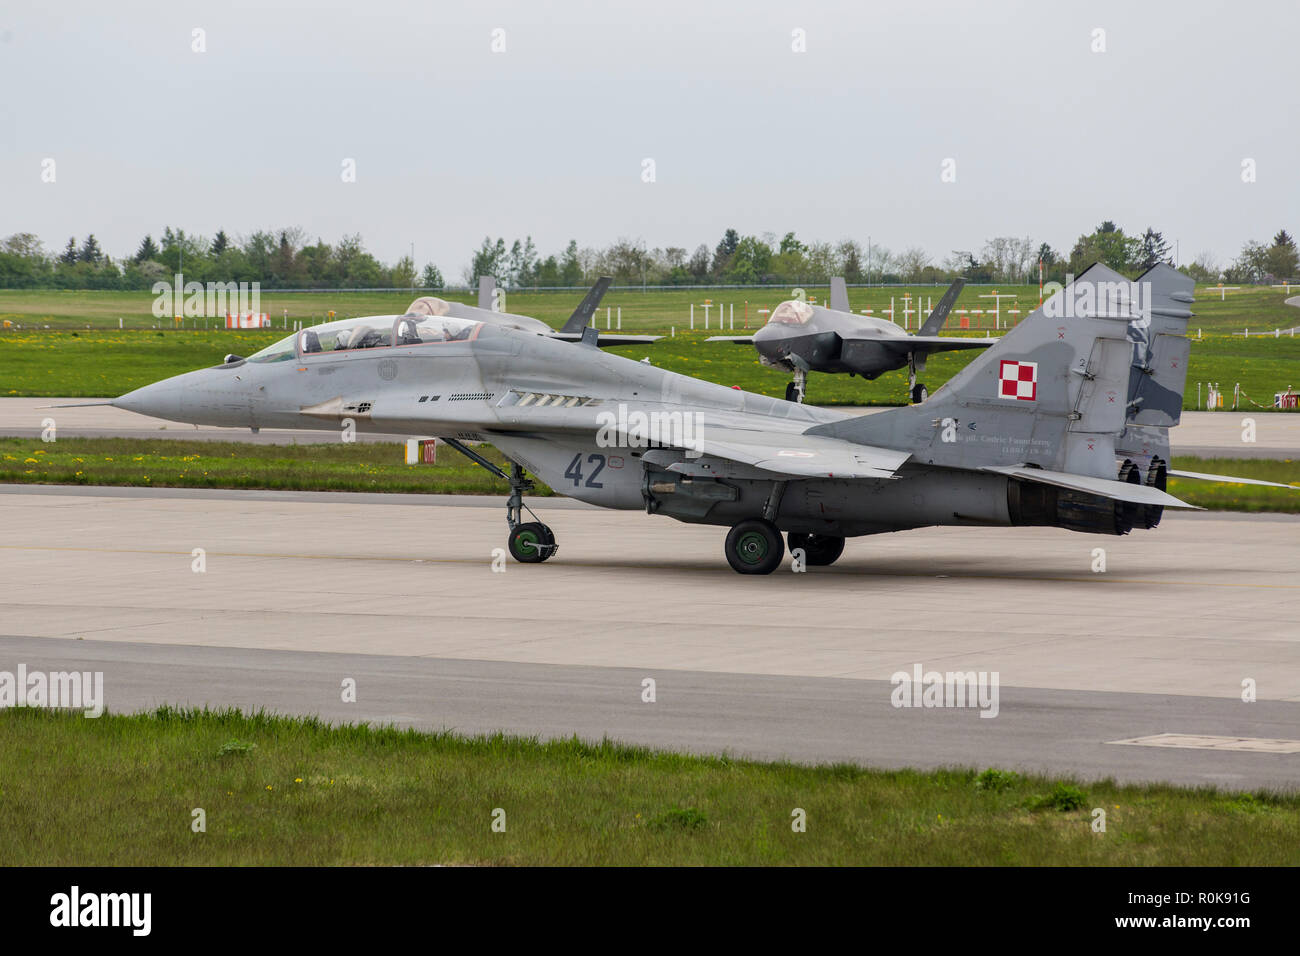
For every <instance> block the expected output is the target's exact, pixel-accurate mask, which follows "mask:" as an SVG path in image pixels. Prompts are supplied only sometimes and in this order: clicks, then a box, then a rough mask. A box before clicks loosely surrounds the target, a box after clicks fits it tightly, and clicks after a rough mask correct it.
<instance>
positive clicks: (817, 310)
mask: <svg viewBox="0 0 1300 956" xmlns="http://www.w3.org/2000/svg"><path fill="white" fill-rule="evenodd" d="M965 284H966V280H965V279H958V280H957V281H956V282H954V283H953V284H952V285H951V286H949V288H948V291H947V292H945V293H944V295H943V298H942V299H940V300H939V304H938V305H936V306H935V307H934V311H933V312H931V313H930V315H929V317H928V318H927V319H926V320H925V322H924V324H922V326H921V327H920V329H918V330H917V333H916V334H915V335H909V334H908V333H907V332H904V331H903V330H902V329H900V328H899V327H898V326H897V325H895V324H894V323H893V322H886V321H885V320H884V319H875V318H871V317H870V316H865V315H854V314H853V310H852V309H851V308H849V294H848V287H847V286H846V285H845V283H844V279H843V278H841V277H839V276H836V277H835V278H833V279H831V297H830V299H831V304H830V308H826V307H824V306H820V305H813V304H812V303H810V302H805V301H803V300H801V299H787V300H786V301H785V302H782V303H781V304H780V305H778V306H777V307H776V308H775V309H773V310H772V315H771V316H770V317H769V318H768V320H767V324H766V325H764V326H763V327H762V328H761V329H758V330H757V331H756V332H754V334H753V335H714V336H711V337H710V338H708V339H706V341H708V342H731V343H733V344H735V345H753V346H754V348H755V349H756V350H757V351H758V355H759V361H761V362H762V363H763V364H764V365H767V366H769V367H771V368H778V369H781V370H782V371H786V372H793V373H794V381H793V382H791V383H790V384H789V385H787V386H786V389H785V397H786V401H791V402H802V401H803V400H804V395H805V394H806V392H807V380H808V373H809V372H831V373H836V372H848V373H849V374H850V375H861V376H862V377H863V378H865V379H873V378H875V377H876V376H878V375H882V374H883V373H885V372H889V371H892V370H893V369H896V368H903V367H904V366H906V367H907V390H908V394H909V395H910V396H911V398H912V401H913V402H915V403H918V404H919V403H921V402H923V401H925V400H926V398H928V397H929V394H930V393H929V391H928V390H927V389H926V387H925V386H924V385H922V384H921V383H919V382H918V381H917V380H916V377H917V374H918V373H920V372H923V371H925V360H926V358H927V357H929V356H930V355H931V354H932V353H934V352H949V351H954V350H957V349H986V348H988V347H989V346H990V345H992V344H993V343H994V342H996V341H997V339H991V338H965V337H959V336H952V337H941V336H940V335H939V334H938V333H939V330H940V329H941V328H943V323H944V320H945V319H947V318H948V313H949V312H950V311H951V310H952V307H953V303H955V302H956V301H957V296H958V295H960V294H961V290H962V287H963V286H964V285H965Z"/></svg>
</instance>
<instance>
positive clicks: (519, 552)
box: [442, 438, 560, 564]
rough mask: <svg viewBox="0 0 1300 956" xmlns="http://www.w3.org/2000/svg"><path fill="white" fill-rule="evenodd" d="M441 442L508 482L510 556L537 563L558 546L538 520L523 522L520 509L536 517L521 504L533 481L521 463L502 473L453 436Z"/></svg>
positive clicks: (556, 549)
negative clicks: (525, 473) (525, 472)
mask: <svg viewBox="0 0 1300 956" xmlns="http://www.w3.org/2000/svg"><path fill="white" fill-rule="evenodd" d="M442 441H443V443H444V444H446V445H448V446H450V447H451V448H453V449H455V450H456V451H458V452H460V453H461V454H462V455H464V456H465V457H466V458H468V459H469V460H470V461H472V462H474V464H476V465H478V466H480V467H481V468H484V469H486V470H487V471H490V472H491V473H492V474H494V475H496V476H497V477H498V478H501V479H503V480H505V481H508V482H510V497H509V498H508V499H507V500H506V524H508V525H509V526H510V537H509V538H508V539H507V547H508V548H509V550H510V556H511V557H512V558H514V559H515V560H516V561H519V562H521V563H523V564H540V563H541V562H543V561H545V560H546V559H547V558H549V557H550V556H551V555H553V554H555V552H556V551H558V550H559V549H560V546H559V545H557V544H556V543H555V532H553V531H552V530H551V529H550V528H548V527H547V526H546V525H544V524H542V522H540V521H536V520H534V521H524V520H523V517H524V514H523V513H524V512H525V511H527V512H528V514H529V515H531V516H532V517H533V518H536V517H537V515H535V514H533V509H532V508H530V507H528V505H526V504H524V493H525V492H528V491H532V490H533V483H532V482H531V481H529V480H528V478H527V476H525V475H524V469H523V467H522V466H520V465H518V464H516V463H515V462H513V461H512V462H511V463H510V473H509V474H506V473H505V472H504V471H502V470H501V469H500V468H498V467H497V466H496V465H495V464H493V463H492V462H490V461H488V460H487V459H486V458H484V457H483V456H482V455H480V454H479V453H478V452H476V451H474V450H473V449H471V448H468V447H467V446H465V445H463V444H461V443H460V442H459V441H456V440H455V439H454V438H444V439H443V440H442Z"/></svg>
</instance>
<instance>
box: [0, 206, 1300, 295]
mask: <svg viewBox="0 0 1300 956" xmlns="http://www.w3.org/2000/svg"><path fill="white" fill-rule="evenodd" d="M1040 261H1041V262H1042V265H1043V277H1044V278H1045V279H1048V280H1056V281H1064V279H1065V277H1066V275H1067V274H1070V273H1073V274H1075V275H1077V274H1079V273H1080V272H1082V271H1083V270H1084V269H1085V268H1087V266H1088V265H1090V264H1091V263H1093V262H1103V263H1105V264H1106V265H1108V266H1110V267H1111V268H1113V269H1115V270H1116V271H1117V272H1120V273H1123V274H1125V275H1129V276H1135V275H1137V274H1138V273H1140V272H1142V271H1144V270H1146V269H1148V268H1150V267H1151V266H1152V265H1155V264H1156V263H1158V262H1171V261H1172V257H1171V254H1170V244H1169V242H1168V241H1167V240H1166V239H1165V238H1164V236H1163V235H1162V234H1161V233H1160V232H1158V231H1156V230H1155V229H1153V228H1150V227H1148V228H1147V229H1146V230H1145V232H1143V233H1141V234H1140V235H1137V234H1135V235H1128V234H1126V233H1125V232H1124V230H1123V229H1121V228H1120V227H1119V226H1117V225H1116V224H1115V223H1114V222H1113V221H1111V220H1106V221H1105V222H1103V223H1101V225H1099V226H1098V227H1097V228H1096V229H1094V230H1093V231H1092V232H1091V233H1088V234H1086V235H1081V236H1079V237H1078V239H1076V240H1075V243H1074V245H1073V247H1072V248H1071V249H1070V252H1069V254H1068V255H1063V254H1061V253H1058V252H1057V251H1056V250H1055V249H1053V248H1052V247H1051V246H1050V245H1049V244H1047V243H1045V242H1041V243H1036V242H1034V241H1033V240H1031V239H1030V238H1029V237H1028V236H1025V237H1015V236H998V237H995V238H992V239H989V240H988V241H987V242H985V243H984V245H983V246H982V247H981V248H980V249H978V250H973V249H970V250H963V249H958V250H953V252H952V253H951V254H950V255H949V256H947V257H946V258H945V259H944V260H943V261H942V262H937V263H936V262H935V261H934V259H933V257H931V255H930V254H929V253H927V252H926V251H925V250H924V249H920V248H917V247H912V248H906V249H902V250H900V251H897V252H895V251H893V250H890V249H888V248H886V247H884V246H882V245H880V244H878V243H870V244H868V245H866V246H864V245H863V244H861V243H859V242H858V241H857V240H855V239H845V240H842V241H840V242H838V243H829V242H808V243H805V242H803V241H801V240H800V239H799V238H798V237H797V236H796V235H795V234H794V233H793V232H787V233H786V234H785V235H784V236H782V237H781V238H780V239H777V237H776V235H775V234H774V233H761V234H758V235H745V236H742V235H741V234H740V233H739V232H738V231H737V230H735V229H728V230H726V231H725V232H724V233H723V234H722V237H721V238H720V239H719V240H718V242H717V243H716V245H714V246H712V247H710V246H708V245H707V244H703V243H702V244H700V245H698V246H696V247H695V249H694V251H690V252H688V250H687V248H686V247H685V246H668V247H666V248H653V249H650V248H647V247H646V244H645V242H644V241H643V240H641V239H628V238H620V239H619V240H618V241H616V242H614V243H613V244H612V245H609V246H606V247H604V248H593V247H587V248H579V246H578V243H577V241H576V240H570V241H569V243H568V245H566V246H565V248H564V250H563V251H562V252H559V253H556V254H552V255H548V256H542V255H541V254H540V253H539V252H538V250H537V247H536V246H535V244H534V243H533V240H532V237H531V236H528V237H525V238H524V239H522V240H519V239H516V240H514V241H513V242H511V243H510V244H509V245H507V243H506V241H505V239H504V238H497V239H492V238H491V237H486V238H484V240H483V242H482V244H481V245H480V246H479V247H478V248H477V249H476V250H474V252H473V253H472V255H471V258H470V262H469V265H468V266H467V267H466V268H465V270H464V272H463V274H462V278H463V280H464V283H465V284H466V285H467V286H473V285H474V283H475V282H476V280H477V277H478V276H481V275H493V276H496V277H497V279H498V280H499V281H501V282H502V283H503V284H504V285H505V286H506V287H507V288H514V289H519V288H529V287H555V286H581V285H586V284H588V283H590V282H592V281H594V280H595V278H596V277H597V276H601V275H611V276H613V277H614V278H615V280H616V281H617V282H618V283H619V284H622V285H708V284H719V283H722V284H728V285H752V284H760V283H761V284H772V285H801V284H811V283H816V282H824V281H826V280H827V279H828V278H829V277H830V276H834V275H842V276H844V277H845V279H847V280H848V282H850V283H863V282H876V283H891V282H893V283H897V282H915V283H930V282H935V283H937V282H944V281H947V280H950V279H952V278H954V277H956V276H959V275H960V276H965V277H966V279H967V280H968V281H971V282H1004V283H1008V284H1015V283H1024V282H1033V281H1034V280H1036V278H1037V276H1038V264H1039V262H1040ZM1181 268H1182V269H1183V270H1184V271H1186V272H1187V273H1188V274H1190V275H1192V276H1193V277H1194V278H1195V279H1197V280H1198V281H1201V282H1216V281H1220V280H1223V281H1228V282H1233V283H1258V282H1271V281H1275V280H1277V279H1282V278H1294V277H1296V276H1297V275H1298V274H1300V264H1298V262H1297V252H1296V244H1295V241H1294V240H1293V239H1292V238H1291V236H1290V235H1289V234H1288V233H1287V232H1286V230H1281V231H1279V232H1278V233H1277V235H1275V236H1274V237H1273V241H1272V243H1271V244H1265V243H1263V242H1258V241H1254V240H1252V241H1250V242H1247V243H1246V244H1245V246H1244V247H1243V248H1242V251H1241V254H1240V255H1239V256H1238V257H1237V258H1236V259H1234V260H1233V261H1232V262H1231V263H1229V264H1227V265H1226V266H1221V265H1220V264H1219V263H1218V262H1217V261H1216V260H1215V259H1214V257H1213V255H1211V254H1210V253H1204V252H1203V253H1200V254H1199V255H1198V256H1197V257H1196V258H1195V259H1194V260H1193V261H1192V262H1191V263H1184V264H1183V265H1182V266H1181ZM177 272H183V273H184V274H185V277H186V279H187V280H197V281H199V282H207V281H214V282H260V283H261V284H262V286H263V287H264V288H269V289H277V288H279V289H301V288H322V289H326V288H379V287H385V288H411V287H419V288H423V289H430V290H437V289H441V288H443V287H444V285H445V283H444V280H443V276H442V273H441V272H440V271H439V269H438V268H437V266H436V265H434V264H433V263H428V264H426V265H425V266H424V268H423V270H421V271H419V272H417V270H416V265H415V263H414V261H413V260H412V257H411V256H403V257H402V258H400V259H398V260H397V262H396V263H394V264H392V265H385V264H384V263H381V262H380V261H379V260H378V259H376V258H375V257H374V256H373V255H371V254H370V253H369V252H367V251H366V249H365V245H364V244H363V242H362V239H361V236H360V235H352V236H344V237H343V239H341V240H340V241H339V242H338V243H336V244H333V245H331V244H329V243H327V242H324V241H323V240H321V239H317V240H316V241H315V242H314V243H309V242H307V238H306V235H305V233H304V232H303V230H301V229H298V228H291V229H281V230H278V231H274V232H270V231H258V232H254V233H251V234H249V235H247V236H240V237H237V238H232V237H230V236H228V235H227V234H226V233H225V231H224V230H223V231H219V232H218V233H217V234H216V235H215V236H213V237H212V238H211V239H208V238H206V237H204V236H194V235H187V234H186V233H185V231H184V230H183V229H172V228H171V227H170V226H169V227H167V228H166V229H164V230H163V232H162V235H161V236H160V237H159V238H158V240H157V241H155V240H154V238H153V237H152V235H148V236H145V237H144V238H143V239H142V240H141V241H140V244H139V246H138V248H137V249H136V252H135V254H134V255H132V256H130V257H128V258H125V259H113V258H112V257H110V256H108V255H106V254H105V253H104V251H103V249H102V248H101V247H100V244H99V242H98V240H97V239H96V238H95V236H94V235H93V234H91V235H88V236H86V238H85V239H83V240H81V241H80V242H78V241H77V240H76V239H75V238H74V239H69V240H68V242H67V245H66V246H65V247H64V248H63V250H62V252H61V253H57V254H56V253H52V252H49V251H47V250H46V249H45V247H44V246H43V245H42V243H41V240H40V239H39V238H38V237H37V236H35V235H33V234H32V233H17V234H15V235H12V236H9V237H8V238H7V239H4V240H3V241H0V288H81V289H86V288H89V289H148V288H150V286H152V285H153V283H154V282H156V281H158V280H166V279H169V278H170V277H171V276H172V275H174V274H175V273H177Z"/></svg>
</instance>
